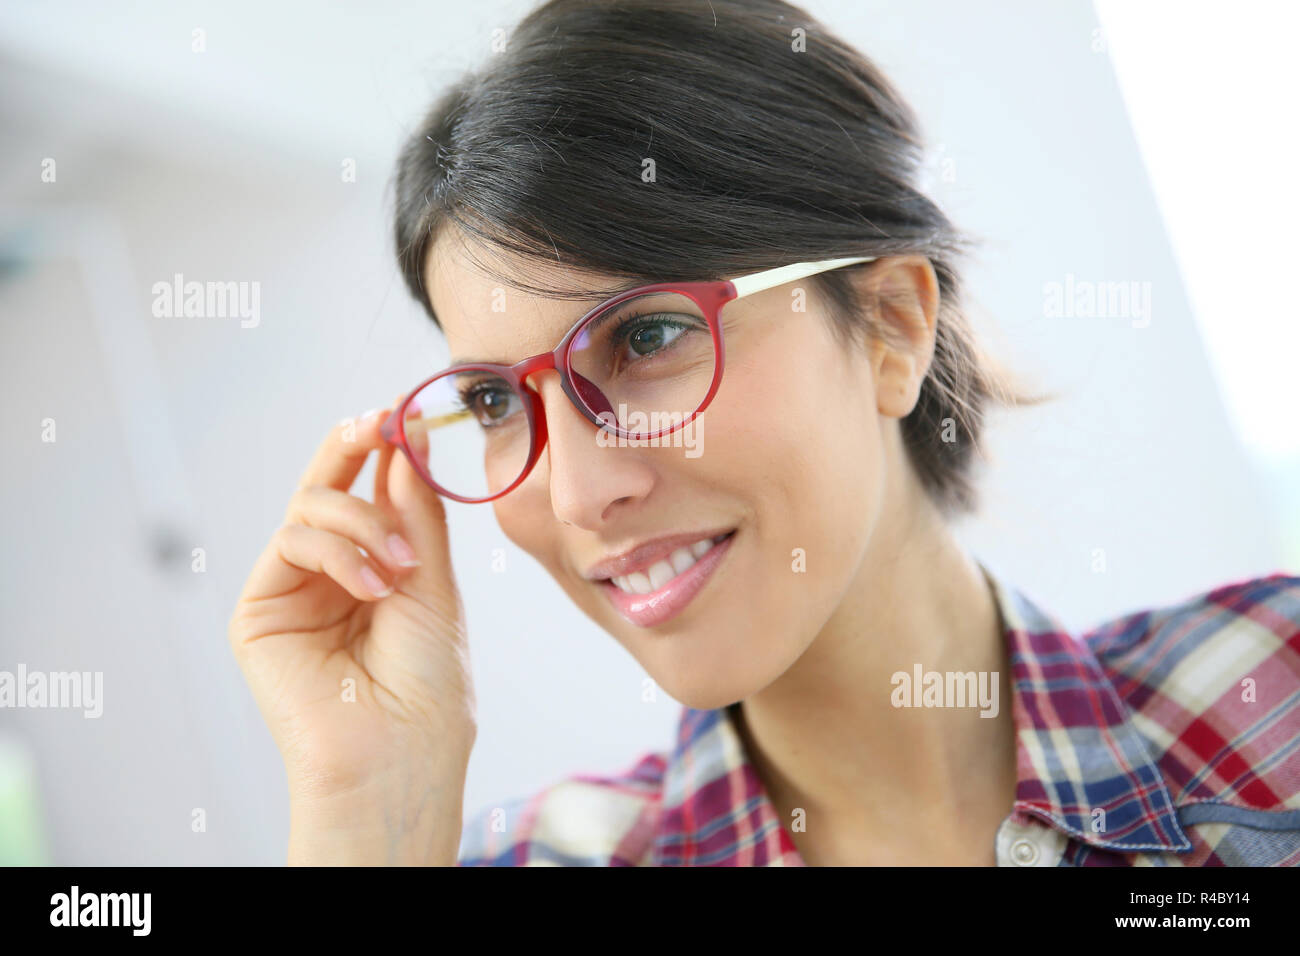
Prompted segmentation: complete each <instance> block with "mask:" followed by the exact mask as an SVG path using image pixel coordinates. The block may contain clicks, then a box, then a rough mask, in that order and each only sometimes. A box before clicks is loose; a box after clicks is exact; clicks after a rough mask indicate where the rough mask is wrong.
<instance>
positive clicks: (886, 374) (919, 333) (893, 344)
mask: <svg viewBox="0 0 1300 956" xmlns="http://www.w3.org/2000/svg"><path fill="white" fill-rule="evenodd" d="M865 291H866V293H867V296H868V297H869V298H868V301H870V302H872V303H873V304H874V307H875V312H876V321H877V323H878V324H879V326H880V328H879V330H878V331H879V335H880V338H879V339H877V340H876V341H875V342H873V350H872V370H873V372H874V373H875V381H876V405H877V409H878V410H879V412H880V414H882V415H885V416H888V417H890V418H903V417H905V416H907V415H908V414H910V413H911V411H912V409H913V408H915V407H916V403H917V400H918V399H919V398H920V394H921V385H922V383H923V382H924V381H925V377H926V375H927V374H928V372H929V368H930V363H931V361H932V359H933V357H934V338H935V323H936V318H937V317H936V311H937V307H938V283H937V280H936V277H935V274H934V267H933V266H932V265H931V264H930V261H929V260H928V259H926V258H925V257H924V256H900V257H896V258H890V259H883V260H881V261H880V263H879V265H878V266H877V268H876V269H875V270H872V271H871V272H870V273H869V274H868V287H867V289H866V290H865Z"/></svg>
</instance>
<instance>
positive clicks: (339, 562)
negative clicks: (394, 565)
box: [246, 524, 393, 601]
mask: <svg viewBox="0 0 1300 956" xmlns="http://www.w3.org/2000/svg"><path fill="white" fill-rule="evenodd" d="M258 565H259V566H260V567H259V568H258V569H257V570H260V571H262V572H263V573H261V574H258V573H256V572H255V573H254V576H253V579H255V580H256V581H257V582H258V583H257V585H256V586H254V587H252V588H251V593H248V594H247V595H246V598H248V599H251V600H258V599H261V598H267V597H275V596H278V595H280V594H284V593H287V592H288V591H291V590H293V589H294V588H296V587H298V586H299V585H300V584H301V583H302V581H303V579H304V577H306V576H307V575H311V574H324V575H325V576H327V577H328V578H329V579H330V580H332V581H334V582H335V583H336V584H338V585H339V586H340V587H341V588H343V589H344V590H345V591H347V592H348V593H349V594H351V595H352V596H353V597H354V598H356V599H357V600H358V601H377V600H379V599H381V598H385V597H387V596H388V595H390V594H392V593H393V586H392V584H391V583H390V582H389V580H388V579H387V578H386V577H385V576H384V573H383V572H382V571H380V569H379V567H378V566H377V565H376V564H375V563H374V562H373V561H371V560H369V559H368V558H366V557H365V556H364V555H363V554H362V553H361V552H360V551H358V550H357V546H356V544H354V543H353V542H352V541H349V540H348V539H347V538H345V537H343V536H342V535H337V534H334V533H333V532H331V531H324V530H322V529H320V528H310V527H308V526H307V525H305V524H287V525H284V526H282V527H281V528H279V529H278V530H277V531H276V532H275V534H273V535H272V536H271V542H270V544H269V545H268V546H267V549H266V551H264V552H263V553H262V557H260V558H259V559H258ZM253 579H250V585H252V581H253Z"/></svg>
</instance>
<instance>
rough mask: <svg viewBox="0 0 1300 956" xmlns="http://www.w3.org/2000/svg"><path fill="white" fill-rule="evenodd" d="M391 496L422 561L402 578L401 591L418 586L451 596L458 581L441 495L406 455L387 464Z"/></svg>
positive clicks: (440, 595) (392, 503)
mask: <svg viewBox="0 0 1300 956" xmlns="http://www.w3.org/2000/svg"><path fill="white" fill-rule="evenodd" d="M388 499H389V502H390V503H391V506H392V509H393V511H394V512H395V513H396V515H397V520H398V522H399V523H400V524H401V527H402V528H403V529H404V530H405V532H406V534H407V537H408V539H409V540H410V542H411V546H412V547H413V548H415V553H416V556H417V557H418V558H419V559H420V562H421V567H419V568H417V569H415V570H414V572H413V573H412V574H411V575H410V576H409V577H406V578H404V579H403V580H402V590H403V591H406V590H407V589H408V588H411V587H416V588H420V589H422V590H424V591H425V592H426V593H431V594H434V595H437V596H439V597H440V598H450V597H451V596H452V593H453V592H454V590H455V583H454V581H453V576H452V568H451V555H450V548H449V545H448V535H447V515H446V511H445V509H444V508H443V500H442V496H441V495H439V494H438V493H437V492H436V491H434V490H433V489H432V488H431V487H429V485H428V484H427V483H426V482H425V481H424V479H422V478H421V477H420V476H419V475H417V474H416V473H415V470H414V469H413V468H412V467H411V463H410V462H409V461H407V460H406V456H404V455H394V456H393V459H392V461H391V462H390V464H389V467H388Z"/></svg>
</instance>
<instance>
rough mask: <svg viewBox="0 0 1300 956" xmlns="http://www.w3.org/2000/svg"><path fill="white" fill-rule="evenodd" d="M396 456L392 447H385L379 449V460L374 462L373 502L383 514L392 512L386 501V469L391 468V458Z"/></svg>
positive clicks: (395, 451) (391, 507)
mask: <svg viewBox="0 0 1300 956" xmlns="http://www.w3.org/2000/svg"><path fill="white" fill-rule="evenodd" d="M396 454H399V452H398V450H397V449H396V448H395V447H394V446H392V445H385V446H384V447H383V448H381V449H379V458H378V459H377V460H376V462H375V492H374V502H375V504H376V505H378V506H379V507H380V508H382V509H384V511H385V512H391V511H392V510H393V504H392V502H391V501H389V499H388V469H389V468H390V467H392V463H393V456H394V455H396Z"/></svg>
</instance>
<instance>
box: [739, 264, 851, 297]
mask: <svg viewBox="0 0 1300 956" xmlns="http://www.w3.org/2000/svg"><path fill="white" fill-rule="evenodd" d="M876 258H877V257H876V256H859V257H856V258H848V259H823V260H821V261H820V262H796V263H795V264H794V265H790V266H781V268H779V269H767V270H766V271H764V272H754V273H751V274H749V275H747V276H741V277H740V278H739V279H732V280H731V284H732V286H734V287H735V289H736V298H738V299H739V298H743V297H744V296H747V295H752V294H753V293H755V292H762V291H763V290H764V289H774V288H776V287H777V286H779V285H785V284H786V283H787V282H794V281H795V280H796V279H806V278H808V277H809V276H814V275H817V273H819V272H829V271H830V270H831V269H839V268H842V267H844V266H851V265H855V264H856V263H859V262H873V261H874V260H875V259H876Z"/></svg>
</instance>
